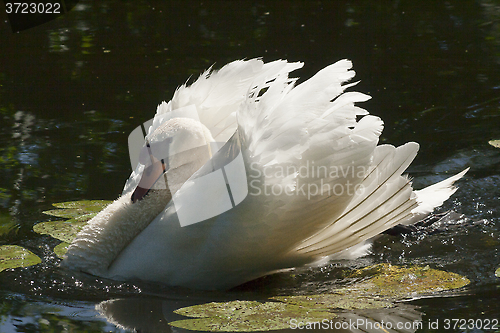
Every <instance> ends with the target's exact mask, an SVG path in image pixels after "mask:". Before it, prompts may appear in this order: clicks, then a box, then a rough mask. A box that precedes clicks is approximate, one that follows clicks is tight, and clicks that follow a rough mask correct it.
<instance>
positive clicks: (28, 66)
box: [0, 0, 500, 332]
mask: <svg viewBox="0 0 500 333" xmlns="http://www.w3.org/2000/svg"><path fill="white" fill-rule="evenodd" d="M0 19H1V20H0V29H1V31H0V119H1V120H0V170H1V172H0V245H4V244H17V245H21V246H24V247H26V248H28V249H30V250H32V251H33V252H35V253H36V254H38V255H39V256H41V257H43V258H44V261H43V263H42V264H40V265H37V266H34V267H31V268H27V269H18V270H13V271H6V272H2V273H0V332H84V331H86V332H101V331H102V332H108V331H117V332H121V331H131V330H130V329H127V328H130V327H136V328H138V331H141V332H150V331H151V332H157V331H160V332H161V331H164V332H168V331H169V330H170V329H169V327H168V325H167V324H166V322H167V321H171V320H173V319H177V318H178V317H176V316H175V315H172V314H171V311H172V310H173V309H176V308H178V307H181V306H184V305H187V304H196V303H203V302H207V301H212V300H220V299H232V298H239V299H242V298H245V299H263V298H266V297H268V296H272V295H277V294H285V295H286V294H307V293H320V292H325V291H328V290H329V289H330V288H331V287H332V286H333V285H334V284H335V282H336V281H337V280H336V279H337V275H336V267H335V265H331V266H327V267H324V268H317V269H302V270H299V271H297V272H295V274H294V275H292V274H290V273H289V274H279V275H277V276H272V277H266V278H263V279H261V280H259V281H257V282H255V283H252V284H250V285H248V286H246V287H244V288H240V290H238V291H234V292H230V293H195V292H191V291H186V290H178V289H169V288H165V287H161V286H150V285H144V284H120V283H113V282H109V281H101V280H99V281H94V280H93V279H89V278H88V277H85V276H74V275H71V274H68V273H67V272H61V271H59V270H58V269H57V267H56V263H57V259H56V258H54V257H53V255H52V254H51V248H52V247H53V246H54V245H56V244H57V242H56V241H53V240H51V239H50V238H48V237H42V236H39V235H37V234H35V233H34V232H33V231H32V227H33V225H34V224H36V223H38V222H41V221H46V220H48V218H47V216H44V215H43V214H42V213H41V212H42V211H43V210H47V209H50V206H51V204H52V203H55V202H61V201H69V200H83V199H108V200H111V199H115V198H116V197H117V196H118V195H119V194H120V192H121V190H122V188H123V184H124V182H125V180H126V179H127V177H128V176H129V174H130V162H129V157H128V148H127V137H128V134H129V133H130V132H131V131H132V130H133V129H134V128H135V127H137V126H138V125H139V124H141V123H143V122H144V121H146V120H148V119H150V118H152V116H153V115H154V112H155V110H156V106H157V105H158V104H159V103H160V102H161V101H163V100H169V99H170V98H171V96H172V94H173V92H174V90H175V89H176V87H177V86H178V85H179V84H182V83H184V82H185V81H186V79H187V78H188V77H189V76H191V75H193V76H194V77H196V76H197V75H198V73H200V72H201V71H203V70H204V69H206V68H208V67H209V66H211V65H212V64H215V67H220V66H222V65H223V64H225V63H227V62H229V61H232V60H235V59H241V58H253V57H263V58H264V60H266V61H271V60H275V59H280V58H281V59H288V60H290V61H298V60H300V61H304V62H305V66H304V69H302V70H300V71H298V72H296V73H295V75H297V76H300V77H303V78H308V77H310V76H311V75H312V74H313V73H315V72H316V71H317V70H319V69H321V68H323V67H324V66H326V65H328V64H330V63H333V62H335V61H337V60H339V59H342V58H349V59H351V60H352V61H353V62H354V69H355V70H356V72H357V79H359V80H361V82H360V83H359V84H358V86H357V88H356V90H358V91H362V92H365V93H368V94H370V95H371V96H372V97H373V98H372V100H370V101H368V102H365V103H363V105H362V106H363V107H364V108H366V109H367V110H369V111H370V112H371V113H372V114H375V115H378V116H380V117H381V118H382V119H383V120H384V121H385V130H384V133H383V135H382V142H383V143H392V144H395V145H399V144H402V143H405V142H407V141H417V142H419V143H420V144H421V151H420V153H419V155H418V156H417V158H416V160H415V161H414V163H413V165H412V166H411V167H410V169H409V173H410V174H411V175H412V176H413V177H415V180H414V184H415V187H416V188H419V187H422V186H425V185H427V184H430V183H431V182H435V181H438V180H441V179H443V178H445V177H446V176H447V175H448V174H453V173H457V172H459V171H461V170H462V169H464V168H465V167H467V166H470V167H471V170H470V172H469V173H468V174H467V176H466V177H465V179H464V180H462V181H461V182H460V184H459V186H460V189H459V191H458V192H457V193H456V194H455V195H454V196H453V197H452V199H451V200H449V201H448V202H447V203H446V204H445V205H444V206H443V207H442V208H441V209H440V210H439V211H440V212H444V211H447V210H453V211H454V212H455V213H456V214H453V215H452V216H451V217H450V218H448V219H447V220H446V221H445V222H443V223H441V224H439V225H433V226H431V227H429V229H426V230H422V231H420V232H418V233H413V234H408V235H406V236H400V237H390V236H383V237H382V238H381V239H380V240H379V241H378V242H377V243H376V244H375V246H374V249H373V250H374V251H373V252H374V253H373V254H372V255H370V256H368V257H365V258H363V259H361V260H359V261H357V262H355V263H353V265H359V266H362V265H369V264H374V263H379V262H390V263H393V264H402V263H417V264H424V265H427V264H428V265H431V266H432V267H435V268H439V269H445V270H448V271H453V272H456V273H459V274H462V275H464V276H466V277H468V278H469V279H470V280H471V281H472V284H471V285H470V286H469V287H467V288H466V289H465V290H464V291H462V292H461V293H459V294H457V295H454V297H441V298H424V299H420V300H416V301H412V302H410V303H409V305H410V306H411V307H412V309H413V310H412V311H417V312H418V313H419V316H421V318H422V320H423V323H424V325H423V328H422V329H420V330H419V331H421V332H427V331H432V329H430V328H429V325H428V324H429V322H436V321H439V322H440V323H441V324H443V323H444V322H445V320H447V319H448V320H450V319H480V320H483V319H488V318H489V319H493V318H497V319H500V305H499V304H498V299H499V298H500V289H499V286H500V279H499V278H497V277H495V275H494V272H495V269H496V268H498V267H500V257H499V253H498V249H499V246H500V211H499V210H498V204H499V200H500V189H499V186H500V149H497V148H494V147H492V146H490V145H489V144H488V141H489V140H492V139H500V3H499V2H498V1H493V0H490V1H486V0H484V1H434V0H432V1H430V0H429V1H288V2H285V1H272V2H271V1H269V2H262V1H248V2H247V1H213V2H207V1H203V2H199V1H196V2H195V1H193V2H191V1H172V2H164V1H80V2H79V4H78V5H77V7H76V8H75V9H73V10H72V11H71V12H70V13H68V14H66V15H64V16H62V17H61V18H59V19H57V20H55V21H51V22H49V23H46V24H44V25H41V26H38V27H35V28H32V29H29V30H25V31H22V32H20V33H12V31H11V30H10V26H9V22H8V21H7V17H6V15H5V14H4V13H3V7H2V13H0ZM117 298H119V299H122V301H120V302H115V306H116V308H117V309H120V310H116V311H115V314H114V316H115V317H114V319H109V318H108V319H109V321H107V320H106V318H104V317H103V316H101V315H99V313H98V311H96V310H95V305H96V304H98V303H100V302H103V301H106V300H110V299H117ZM117 323H119V325H118V326H116V325H115V324H117ZM120 325H121V326H120ZM141 325H142V326H141ZM124 327H125V328H124ZM139 328H140V329H139ZM176 331H180V330H176ZM440 331H444V326H443V325H441V326H440ZM447 331H454V332H461V331H467V332H482V331H486V330H480V329H467V328H465V329H459V328H456V329H450V330H447Z"/></svg>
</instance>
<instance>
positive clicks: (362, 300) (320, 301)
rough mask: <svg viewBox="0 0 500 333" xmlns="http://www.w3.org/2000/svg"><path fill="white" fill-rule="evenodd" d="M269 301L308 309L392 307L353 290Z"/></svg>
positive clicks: (278, 298)
mask: <svg viewBox="0 0 500 333" xmlns="http://www.w3.org/2000/svg"><path fill="white" fill-rule="evenodd" d="M271 299H274V300H277V301H281V302H285V303H289V304H295V305H299V306H302V307H305V308H310V309H317V310H318V309H321V310H325V311H327V310H330V309H345V310H354V309H380V308H390V307H393V306H394V305H393V304H392V303H391V302H388V301H385V300H381V299H377V298H375V297H368V296H366V295H360V294H357V293H356V292H355V291H353V290H344V289H342V290H341V291H339V292H338V293H334V294H324V295H307V296H275V297H271Z"/></svg>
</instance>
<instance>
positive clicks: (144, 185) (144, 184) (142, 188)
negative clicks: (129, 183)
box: [131, 155, 167, 203]
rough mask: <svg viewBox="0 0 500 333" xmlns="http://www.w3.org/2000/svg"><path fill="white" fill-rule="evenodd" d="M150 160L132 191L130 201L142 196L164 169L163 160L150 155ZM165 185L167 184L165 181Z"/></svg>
mask: <svg viewBox="0 0 500 333" xmlns="http://www.w3.org/2000/svg"><path fill="white" fill-rule="evenodd" d="M151 162H152V163H151V165H149V166H148V167H146V168H145V169H144V172H143V173H142V176H141V180H140V181H139V185H137V187H136V188H135V190H134V192H133V193H132V197H131V199H132V203H135V202H137V201H139V200H141V199H142V198H144V197H145V196H146V195H147V194H148V193H149V190H150V189H151V188H152V187H153V185H154V184H155V183H156V182H157V181H158V179H159V178H160V177H161V176H162V175H163V173H164V172H165V170H166V167H165V162H164V161H163V160H161V161H160V160H158V159H156V158H155V157H154V156H152V155H151ZM165 186H167V183H166V181H165Z"/></svg>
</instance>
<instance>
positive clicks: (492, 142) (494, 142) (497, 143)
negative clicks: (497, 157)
mask: <svg viewBox="0 0 500 333" xmlns="http://www.w3.org/2000/svg"><path fill="white" fill-rule="evenodd" d="M488 143H489V144H490V145H492V146H493V147H496V148H500V140H490V141H488Z"/></svg>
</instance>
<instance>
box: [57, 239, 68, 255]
mask: <svg viewBox="0 0 500 333" xmlns="http://www.w3.org/2000/svg"><path fill="white" fill-rule="evenodd" d="M68 246H69V243H66V242H62V243H61V244H59V245H57V246H56V247H54V253H55V254H56V255H57V256H58V257H59V258H62V257H63V256H64V255H65V254H66V252H67V251H68Z"/></svg>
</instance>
